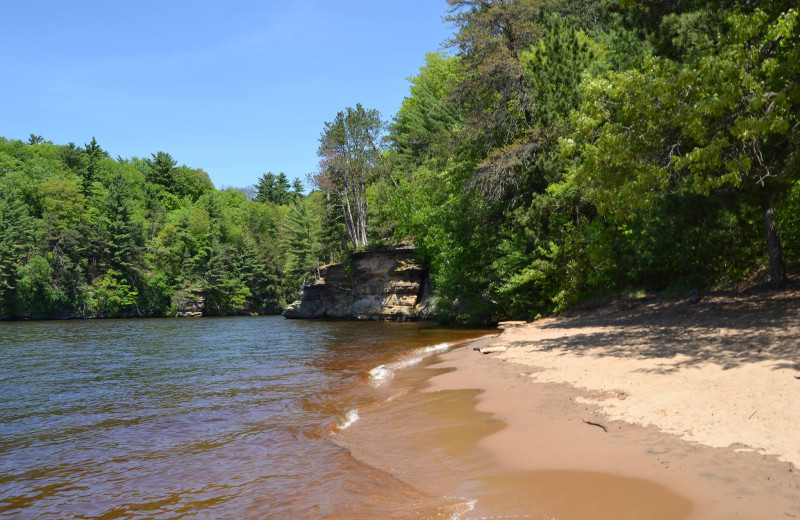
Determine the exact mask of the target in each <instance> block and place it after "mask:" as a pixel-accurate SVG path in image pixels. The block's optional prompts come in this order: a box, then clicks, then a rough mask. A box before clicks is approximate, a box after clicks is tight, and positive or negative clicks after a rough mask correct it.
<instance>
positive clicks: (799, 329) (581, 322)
mask: <svg viewBox="0 0 800 520" xmlns="http://www.w3.org/2000/svg"><path fill="white" fill-rule="evenodd" d="M540 328H541V329H542V330H543V331H547V330H549V329H567V330H566V331H565V332H566V334H565V335H564V337H561V338H555V339H542V340H538V341H520V342H512V343H511V345H510V346H512V347H514V348H520V347H523V348H524V347H533V348H534V349H535V350H539V351H555V352H558V351H562V352H563V353H564V354H567V353H569V354H573V355H586V356H598V357H605V356H614V357H620V358H639V359H644V358H665V359H672V362H670V363H669V364H666V365H665V366H664V368H659V369H654V370H652V372H653V373H670V372H674V371H677V370H679V369H681V368H687V367H692V366H697V365H701V364H707V363H716V364H718V365H720V366H721V367H722V368H723V369H725V370H728V369H731V368H735V367H738V366H742V365H744V364H747V363H756V362H762V361H774V362H775V366H774V367H773V368H774V369H775V370H777V369H785V368H788V369H795V370H798V371H800V287H798V286H797V285H795V286H794V287H790V288H789V289H787V290H785V291H781V292H773V291H767V290H761V289H758V288H756V289H750V290H749V291H747V292H737V293H734V292H727V293H725V292H720V293H714V294H713V295H710V296H707V297H705V298H704V299H703V300H702V301H700V302H699V303H696V304H690V303H689V302H688V301H677V300H672V301H664V300H659V299H658V298H655V297H645V298H640V299H637V300H631V301H627V302H625V303H624V304H619V303H618V304H615V305H610V306H607V307H604V308H602V309H597V310H593V311H585V312H581V313H576V314H574V315H571V316H566V317H564V318H561V319H559V320H557V321H555V322H553V323H549V324H543V325H541V326H540ZM580 329H587V330H586V331H585V332H581V331H580ZM676 356H680V357H678V358H677V359H673V358H676ZM798 375H800V374H798ZM743 383H744V382H743ZM798 385H800V381H798Z"/></svg>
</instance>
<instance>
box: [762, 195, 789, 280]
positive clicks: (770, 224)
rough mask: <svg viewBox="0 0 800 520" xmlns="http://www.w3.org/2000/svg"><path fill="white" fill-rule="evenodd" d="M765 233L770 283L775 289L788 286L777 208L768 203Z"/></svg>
mask: <svg viewBox="0 0 800 520" xmlns="http://www.w3.org/2000/svg"><path fill="white" fill-rule="evenodd" d="M764 235H765V237H766V239H767V256H768V257H769V278H770V279H769V285H770V287H772V288H773V289H783V288H784V287H786V269H785V268H784V265H783V248H782V247H781V237H780V235H779V234H778V230H777V228H776V227H775V208H774V207H772V204H767V205H766V207H765V208H764Z"/></svg>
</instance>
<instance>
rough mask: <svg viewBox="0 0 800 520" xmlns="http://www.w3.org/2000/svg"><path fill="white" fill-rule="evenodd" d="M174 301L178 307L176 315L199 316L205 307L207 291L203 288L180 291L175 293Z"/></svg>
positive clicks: (181, 316)
mask: <svg viewBox="0 0 800 520" xmlns="http://www.w3.org/2000/svg"><path fill="white" fill-rule="evenodd" d="M172 302H173V304H174V305H176V306H177V307H178V312H177V313H176V314H175V316H176V317H178V318H199V317H201V316H202V315H203V310H204V309H205V304H206V291H204V290H202V289H191V290H187V291H179V292H177V293H176V294H175V295H173V297H172Z"/></svg>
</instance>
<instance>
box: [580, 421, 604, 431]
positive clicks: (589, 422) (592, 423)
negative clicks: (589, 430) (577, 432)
mask: <svg viewBox="0 0 800 520" xmlns="http://www.w3.org/2000/svg"><path fill="white" fill-rule="evenodd" d="M581 420H582V421H583V422H585V423H586V424H588V425H590V426H597V427H598V428H602V429H603V431H604V432H606V433H608V428H606V427H605V426H603V425H602V424H600V423H596V422H592V421H587V420H586V419H581Z"/></svg>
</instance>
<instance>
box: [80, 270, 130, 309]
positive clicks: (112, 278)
mask: <svg viewBox="0 0 800 520" xmlns="http://www.w3.org/2000/svg"><path fill="white" fill-rule="evenodd" d="M121 276H122V273H120V272H118V271H115V270H114V269H109V270H108V271H107V272H106V274H104V275H103V276H102V277H100V278H97V279H95V280H94V281H93V282H92V285H93V287H94V291H93V294H92V295H91V297H90V298H89V310H90V311H91V312H92V313H93V314H95V315H97V316H100V317H109V316H116V315H119V314H120V313H123V312H130V311H131V310H132V307H133V306H134V305H135V304H136V296H137V292H136V291H135V290H133V289H131V286H130V285H129V284H128V281H127V280H125V278H122V277H121Z"/></svg>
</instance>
